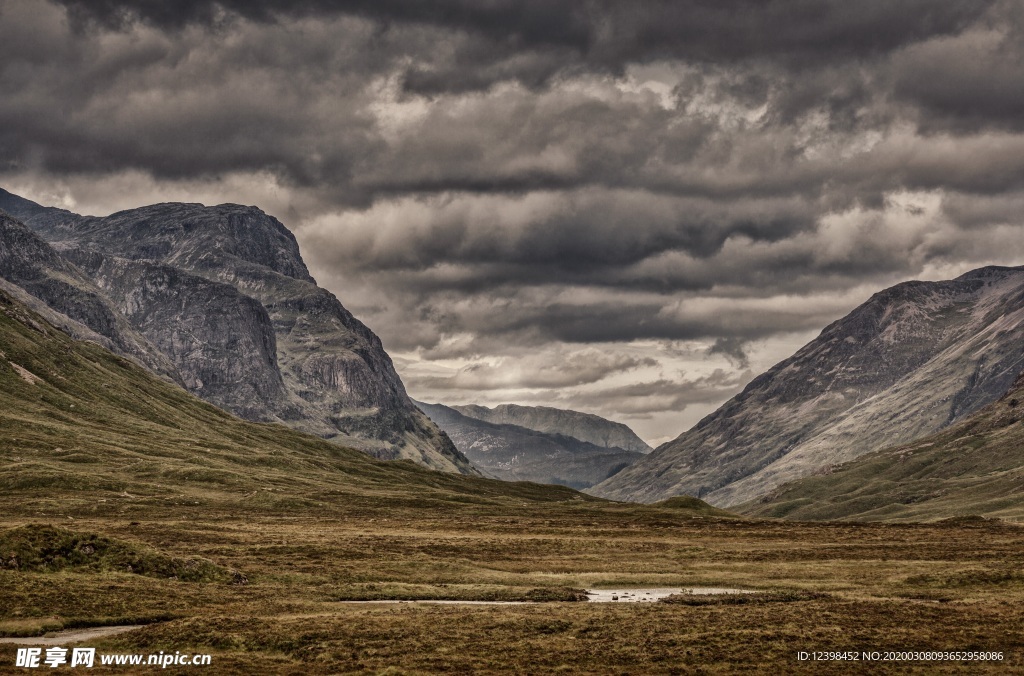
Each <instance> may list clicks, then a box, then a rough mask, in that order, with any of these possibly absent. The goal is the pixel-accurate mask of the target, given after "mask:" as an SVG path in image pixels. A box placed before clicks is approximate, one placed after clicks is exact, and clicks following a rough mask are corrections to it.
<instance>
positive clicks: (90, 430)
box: [0, 297, 1024, 674]
mask: <svg viewBox="0 0 1024 676" xmlns="http://www.w3.org/2000/svg"><path fill="white" fill-rule="evenodd" d="M15 365H17V367H18V368H15ZM25 372H28V373H30V374H31V375H32V376H33V377H32V378H28V377H26V376H25V375H24V374H25ZM1022 564H1024V528H1022V527H1020V526H1018V525H1016V524H1012V523H1006V522H1001V521H996V520H985V519H971V518H964V519H957V520H951V521H941V522H933V523H927V524H904V523H901V524H882V523H795V522H787V521H781V520H769V519H760V520H753V519H741V518H735V517H732V516H729V515H725V514H722V513H721V512H720V511H718V510H713V509H711V508H708V507H706V506H705V505H703V504H702V503H699V502H697V501H693V500H686V499H678V500H673V501H669V502H667V503H664V504H660V505H646V506H645V505H629V504H619V503H612V502H606V501H602V500H597V499H594V498H590V497H587V496H584V495H581V494H579V493H576V492H574V491H571V490H569V489H566V488H560V487H545V486H537V485H532V484H510V483H502V482H497V481H492V480H486V479H478V478H467V477H454V476H448V475H441V474H436V473H432V472H428V471H426V470H423V469H420V468H417V467H415V466H413V465H412V464H410V463H406V462H398V463H380V462H376V461H373V460H371V459H369V458H368V457H367V456H364V455H362V454H359V453H357V452H355V451H350V450H348V449H342V448H338V447H336V446H332V445H330V444H328V443H326V442H323V441H320V440H317V439H313V438H311V437H305V436H303V435H300V434H297V433H294V432H291V431H289V430H286V429H285V428H283V427H281V426H276V425H257V424H252V423H246V422H243V421H240V420H238V419H236V418H232V417H231V416H228V415H227V414H225V413H223V412H221V411H218V410H217V409H214V408H212V407H210V406H207V405H206V404H203V403H202V402H199V401H198V400H196V399H194V398H192V397H190V396H189V395H187V394H185V393H184V392H183V391H181V390H179V389H177V388H174V387H172V386H170V385H168V384H166V383H164V382H162V381H159V380H157V379H155V378H153V377H151V376H149V375H148V374H145V373H144V372H142V371H141V370H140V369H138V368H136V367H135V366H133V365H132V364H130V363H129V362H126V361H125V360H123V359H120V358H118V357H115V356H113V355H111V354H110V353H109V352H106V351H104V350H102V349H100V348H99V347H97V346H95V345H90V344H83V343H75V342H74V341H71V340H70V339H69V338H67V337H66V336H64V334H61V333H60V332H57V331H56V330H55V329H52V327H49V326H47V325H45V324H44V323H42V320H41V319H39V318H38V316H34V315H32V314H31V313H30V312H28V311H27V310H26V309H25V308H24V307H23V306H20V305H18V304H17V303H14V302H13V301H11V300H10V299H7V298H4V297H0V635H6V636H31V635H35V634H37V633H42V632H43V631H52V630H57V629H61V628H70V627H86V626H97V625H109V624H136V623H137V624H144V625H146V626H144V627H142V628H141V629H138V630H135V631H131V632H128V633H124V634H120V635H117V636H112V637H108V638H104V639H97V640H94V641H91V642H90V643H88V644H87V645H90V646H92V647H96V648H97V649H99V651H100V652H107V653H110V652H138V653H157V652H160V651H164V652H171V653H173V652H175V651H181V652H188V653H210V654H212V655H213V664H212V666H210V667H205V668H200V667H188V668H184V667H179V668H174V667H171V668H168V669H159V668H150V669H149V671H148V672H147V671H146V670H145V669H142V670H139V669H134V670H132V669H129V668H126V667H107V668H104V667H99V666H97V667H95V668H93V669H92V670H90V671H89V673H97V674H103V673H120V674H124V673H157V672H160V673H168V674H171V673H190V674H194V673H215V674H335V673H371V674H376V673H390V674H401V673H438V672H441V673H502V672H508V673H524V674H546V673H569V674H572V673H612V674H661V673H664V674H668V673H693V672H708V673H719V672H747V673H758V672H765V671H771V672H780V673H787V672H822V673H849V672H851V671H852V672H855V673H856V672H870V673H906V672H908V671H919V672H929V673H930V672H948V673H960V672H963V671H970V672H975V671H977V672H992V673H1006V672H1008V671H1021V670H1024V652H1022V648H1024V621H1022V620H1024V568H1022ZM607 586H658V587H689V586H723V587H738V588H743V589H753V590H760V591H762V592H764V593H762V594H757V595H751V596H723V597H719V598H707V599H699V600H698V599H682V601H683V602H677V603H647V604H590V603H585V602H579V601H573V600H571V599H574V598H577V597H578V593H579V592H578V591H577V590H580V589H584V588H590V587H607ZM375 599H391V600H406V601H409V602H408V603H401V604H355V603H350V602H351V601H356V600H375ZM417 599H420V600H422V599H449V600H460V599H461V600H492V601H493V600H504V601H513V600H516V601H530V602H531V603H528V604H522V605H430V604H424V603H416V602H415V601H416V600H417ZM15 650H16V647H15V646H13V645H8V644H0V672H2V673H31V672H29V671H25V670H20V669H16V668H15V667H14V666H13V665H14V655H15ZM836 650H856V651H861V650H880V651H884V650H928V651H938V650H961V651H966V650H974V651H1000V652H1002V653H1003V655H1004V660H1003V661H1002V662H998V663H996V662H989V663H984V664H966V663H962V662H946V663H940V662H932V663H924V662H916V663H912V664H906V663H903V664H900V663H873V664H871V665H865V664H853V665H851V664H848V663H836V662H833V663H821V662H818V663H813V662H801V661H798V660H797V652H798V651H808V652H811V651H836ZM66 669H67V668H66V667H65V668H64V669H61V670H57V671H64V670H66ZM46 670H47V671H53V670H49V669H46Z"/></svg>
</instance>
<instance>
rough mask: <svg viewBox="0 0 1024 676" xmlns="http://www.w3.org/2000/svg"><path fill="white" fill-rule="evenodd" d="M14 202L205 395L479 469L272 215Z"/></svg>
mask: <svg viewBox="0 0 1024 676" xmlns="http://www.w3.org/2000/svg"><path fill="white" fill-rule="evenodd" d="M0 205H7V207H8V208H10V209H12V210H14V211H16V212H17V215H19V216H20V217H22V218H23V219H24V220H25V222H26V223H27V224H28V225H29V226H30V227H32V228H33V229H35V230H36V231H37V232H38V233H39V234H40V235H42V236H43V237H44V238H46V239H47V240H49V242H50V243H51V244H52V245H53V248H54V249H56V250H57V252H59V254H60V255H61V256H62V257H63V258H65V259H68V260H71V261H73V262H74V263H76V264H77V266H78V267H80V268H81V269H83V270H84V271H85V272H86V273H87V275H88V276H89V277H90V278H91V279H92V280H94V281H95V283H96V284H97V285H98V286H99V287H100V288H102V291H103V294H104V295H105V296H106V297H107V298H109V299H110V300H111V301H113V304H114V305H115V306H116V307H117V309H118V310H119V312H118V313H117V314H119V315H121V316H123V317H124V318H125V319H127V321H128V322H130V324H131V326H133V327H134V329H135V330H136V331H137V332H138V333H141V334H143V335H144V336H145V337H146V339H148V342H149V343H150V344H152V345H155V346H156V347H157V348H158V349H159V352H160V353H161V354H162V355H164V356H165V357H166V358H167V359H168V360H169V361H170V362H172V363H173V364H174V367H175V368H176V369H177V370H178V371H179V372H180V374H181V382H182V384H184V385H185V387H186V388H187V389H189V391H191V392H193V393H195V394H196V395H198V396H200V397H202V398H204V399H206V400H207V401H210V402H211V403H214V404H216V405H218V406H222V407H224V408H226V409H227V410H229V411H231V412H232V413H235V414H237V415H240V416H242V417H245V418H247V419H250V420H261V421H278V422H283V423H285V424H288V425H290V426H292V427H295V428H297V429H300V430H302V431H305V432H310V433H313V434H317V435H319V436H321V437H325V438H329V439H332V440H336V441H338V442H339V443H344V444H347V445H352V446H355V447H357V448H361V449H362V450H365V451H367V452H369V453H371V454H373V455H374V456H376V457H379V458H384V459H399V458H407V459H412V460H415V461H416V462H419V463H421V464H424V465H426V466H428V467H431V468H433V469H439V470H444V471H458V472H467V473H471V472H473V469H472V467H471V465H470V463H469V461H468V460H466V458H465V457H464V456H463V455H462V454H461V453H459V452H458V450H456V448H455V447H454V445H453V444H452V443H451V441H450V440H449V439H448V438H447V437H446V436H445V435H443V434H442V433H441V432H440V430H438V429H437V427H436V426H435V425H433V424H431V423H430V421H429V420H428V419H427V418H426V416H425V415H424V414H423V413H422V412H421V411H419V410H418V409H417V408H416V407H415V406H414V405H413V403H412V401H411V400H410V399H409V397H408V395H407V394H406V392H405V387H404V386H403V385H402V382H401V380H400V379H399V377H398V374H397V373H396V372H395V370H394V366H393V364H392V362H391V359H390V357H388V355H387V353H386V352H385V351H384V349H383V347H382V345H381V343H380V340H379V339H378V338H377V336H375V335H374V334H373V333H372V332H371V331H370V330H369V329H368V328H367V327H366V326H364V325H363V324H362V323H361V322H359V321H358V320H357V319H355V318H354V317H353V316H352V315H351V313H349V312H348V311H347V310H346V309H345V308H344V307H343V306H342V305H341V303H340V302H339V301H338V299H337V298H335V297H334V296H333V295H332V294H331V293H329V292H328V291H326V290H324V289H321V288H319V287H318V286H317V285H316V282H315V281H314V280H313V278H312V277H311V276H310V274H309V271H308V270H307V269H306V266H305V264H304V263H303V261H302V257H301V256H300V254H299V249H298V245H297V243H296V241H295V238H294V236H293V235H292V234H291V232H289V231H288V230H287V228H285V227H284V226H283V225H282V224H281V223H280V222H279V221H277V220H276V219H274V218H272V217H270V216H268V215H267V214H265V213H263V212H262V211H260V210H259V209H257V208H255V207H243V206H239V205H233V204H223V205H219V206H216V207H204V206H202V205H199V204H157V205H152V206H149V207H143V208H141V209H132V210H129V211H122V212H119V213H116V214H112V215H111V216H108V217H105V218H95V217H82V216H77V215H75V214H71V213H70V212H65V211H62V210H58V209H47V208H45V207H40V206H39V205H36V204H34V203H32V202H28V201H27V200H23V199H21V198H17V197H15V196H12V195H10V194H9V193H7V194H6V195H0ZM97 331H99V330H98V329H97ZM99 332H100V333H103V331H99ZM104 335H106V334H104Z"/></svg>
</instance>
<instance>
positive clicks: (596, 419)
mask: <svg viewBox="0 0 1024 676" xmlns="http://www.w3.org/2000/svg"><path fill="white" fill-rule="evenodd" d="M450 408H452V409H454V410H456V411H458V412H459V413H461V414H462V415H464V416H467V417H469V418H475V419H477V420H483V421H484V422H489V423H494V424H495V425H517V426H519V427H525V428H526V429H530V430H535V431H537V432H546V433H548V434H561V435H564V436H567V437H573V438H575V439H579V440H580V441H586V442H589V443H591V444H594V445H595V446H601V447H603V448H621V449H622V450H625V451H636V452H638V453H650V452H651V447H650V446H648V445H647V444H646V443H645V442H644V440H643V439H641V438H640V437H638V436H637V435H636V433H635V432H633V430H631V429H629V427H628V426H626V425H623V424H622V423H617V422H612V421H611V420H606V419H605V418H602V417H601V416H598V415H593V414H591V413H580V412H579V411H570V410H566V409H560V408H551V407H548V406H517V405H516V404H502V405H500V406H495V407H494V408H487V407H486V406H452V407H450Z"/></svg>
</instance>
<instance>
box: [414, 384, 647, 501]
mask: <svg viewBox="0 0 1024 676" xmlns="http://www.w3.org/2000/svg"><path fill="white" fill-rule="evenodd" d="M416 405H417V406H419V407H420V409H421V410H423V412H425V413H426V414H427V415H428V416H430V419H431V420H433V421H434V422H435V423H437V425H438V426H439V427H440V428H441V429H442V430H444V431H445V433H446V434H447V435H448V436H449V437H450V438H451V440H452V441H453V442H454V443H455V446H456V448H458V449H459V450H460V451H461V452H462V453H463V454H465V455H466V457H467V458H469V459H470V461H471V462H472V463H473V465H474V466H476V467H478V468H479V469H481V470H482V471H484V472H486V473H487V474H489V475H491V476H494V477H496V478H498V479H504V480H506V481H535V482H537V483H546V484H560V485H563V486H570V487H572V488H576V489H580V488H587V487H589V486H593V485H594V484H596V483H599V482H601V481H603V480H605V479H607V478H608V477H609V476H612V475H613V474H615V473H616V472H618V471H620V470H621V469H623V468H624V467H626V466H628V465H630V464H632V463H634V462H636V461H637V460H639V459H640V458H642V457H643V454H642V453H641V452H639V451H637V450H629V449H626V448H622V447H620V446H617V445H615V443H613V442H616V443H622V444H626V445H629V446H633V447H640V448H645V449H648V450H649V447H648V446H647V444H645V443H644V442H643V440H641V439H640V438H639V437H637V436H636V434H634V433H633V431H632V430H631V429H629V428H628V427H626V426H625V425H623V424H621V423H615V422H612V421H610V420H605V419H604V418H601V417H599V416H596V415H591V414H588V413H580V412H578V411H567V410H562V409H553V408H547V407H532V406H512V405H508V406H499V407H497V408H495V409H488V408H485V407H483V406H443V405H441V404H425V403H422V402H416ZM466 412H469V413H474V414H477V415H479V416H480V417H474V416H471V415H467V414H466ZM483 417H487V418H490V419H491V420H517V421H519V422H520V423H521V424H518V425H514V424H509V423H499V422H491V421H488V420H486V419H481V418H483ZM538 428H540V429H538ZM569 432H572V434H569ZM577 435H579V436H577ZM582 437H587V438H589V439H598V440H600V441H601V442H602V443H600V444H597V443H592V442H591V441H588V440H584V439H583V438H582Z"/></svg>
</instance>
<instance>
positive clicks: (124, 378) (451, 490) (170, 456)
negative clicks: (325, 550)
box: [0, 292, 586, 514]
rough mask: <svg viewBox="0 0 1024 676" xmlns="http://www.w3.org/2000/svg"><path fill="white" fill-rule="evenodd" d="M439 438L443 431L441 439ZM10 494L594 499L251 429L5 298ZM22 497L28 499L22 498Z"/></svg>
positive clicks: (108, 506)
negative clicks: (446, 471) (435, 469)
mask: <svg viewBox="0 0 1024 676" xmlns="http://www.w3.org/2000/svg"><path fill="white" fill-rule="evenodd" d="M438 434H440V432H438ZM0 492H3V493H4V494H5V495H6V496H7V497H8V498H10V499H8V500H5V503H6V509H13V510H16V511H18V512H24V513H27V514H31V513H34V510H35V509H36V508H37V507H44V506H45V505H54V504H61V505H63V506H64V507H66V508H68V509H71V510H74V509H77V508H84V507H88V508H90V509H93V510H94V511H95V510H99V512H100V513H103V512H105V511H116V510H117V509H118V508H119V506H122V505H124V504H125V503H128V502H130V503H133V504H135V505H136V506H142V505H150V506H153V507H161V506H167V507H170V506H171V505H189V506H193V507H212V506H216V505H223V506H233V507H234V506H241V507H245V508H247V509H253V510H270V511H279V510H284V511H288V510H289V509H292V508H302V509H306V510H308V509H316V510H320V509H324V510H327V509H329V506H330V505H331V504H337V503H338V502H339V501H341V502H344V501H347V500H351V499H356V500H367V501H379V500H413V501H420V502H422V503H423V504H424V505H425V506H427V505H430V504H432V501H434V500H448V499H453V498H454V499H460V496H463V498H465V499H470V498H471V499H477V500H485V501H486V500H489V499H512V498H515V499H529V500H541V501H544V500H567V499H578V500H584V499H586V498H585V497H583V496H580V495H578V494H576V493H575V492H573V491H571V490H569V489H566V488H559V487H548V486H537V485H530V484H508V483H503V482H499V481H495V480H486V479H475V478H462V477H458V476H454V475H446V474H443V473H438V472H432V471H429V470H426V469H423V468H421V467H419V466H416V465H414V464H413V463H411V462H395V463H385V462H380V461H376V460H374V459H372V458H370V457H369V456H367V455H365V454H363V453H360V452H358V451H355V450H352V449H348V448H343V447H339V446H338V445H336V444H332V443H329V442H327V441H324V440H322V439H319V438H316V437H313V436H309V435H305V434H302V433H299V432H295V431H292V430H290V429H288V428H286V427H284V426H282V425H278V424H260V423H251V422H247V421H243V420H241V419H239V418H236V417H234V416H231V415H230V414H228V413H225V412H224V411H222V410H220V409H218V408H215V407H214V406H212V405H209V404H206V403H204V402H202V401H200V400H199V399H197V398H196V397H194V396H192V395H191V394H188V393H187V392H185V391H184V390H181V389H179V388H177V387H175V386H174V385H171V384H169V383H166V382H164V381H162V380H159V379H158V378H156V377H155V376H153V375H151V374H150V373H148V372H146V371H144V370H143V369H142V368H140V367H138V366H136V365H135V364H133V363H131V362H130V361H128V360H127V359H124V358H122V357H119V356H116V355H114V354H113V353H111V352H109V351H107V350H106V349H104V348H102V347H101V346H99V345H96V344H94V343H89V342H77V341H74V340H72V339H71V338H70V337H68V336H67V335H66V334H64V333H62V332H60V331H58V330H57V329H55V328H53V327H52V326H51V325H49V324H47V323H46V322H45V321H44V320H43V319H42V317H40V316H39V315H37V314H36V313H34V312H32V311H31V310H29V309H28V308H27V307H26V306H25V305H23V304H21V303H19V302H17V301H16V300H14V299H13V298H12V297H11V296H9V295H7V294H5V293H2V292H0ZM16 496H22V497H20V498H16Z"/></svg>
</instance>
